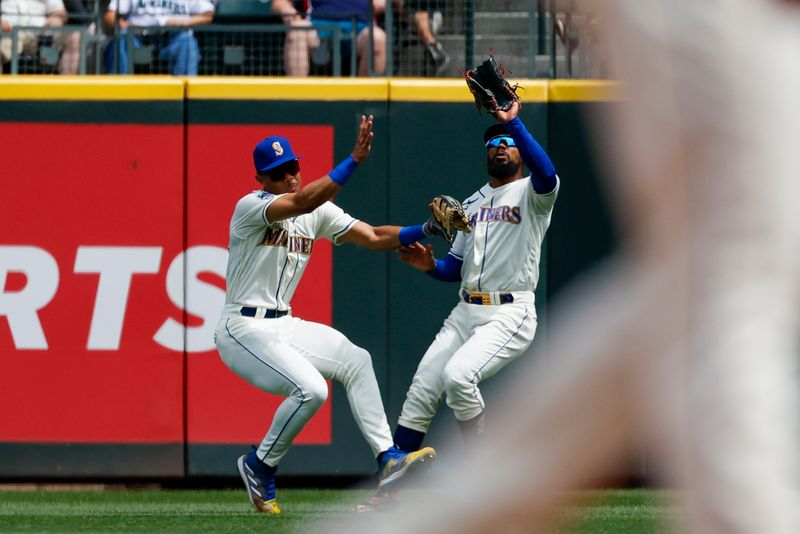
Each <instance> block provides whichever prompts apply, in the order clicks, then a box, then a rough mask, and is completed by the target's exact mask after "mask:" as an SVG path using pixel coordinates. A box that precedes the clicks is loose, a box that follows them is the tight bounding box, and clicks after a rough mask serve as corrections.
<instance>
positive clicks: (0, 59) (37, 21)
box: [0, 0, 80, 74]
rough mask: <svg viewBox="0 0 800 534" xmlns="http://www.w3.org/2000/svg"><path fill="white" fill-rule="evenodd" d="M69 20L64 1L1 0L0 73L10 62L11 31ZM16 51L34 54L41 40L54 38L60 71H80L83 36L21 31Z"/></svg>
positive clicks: (65, 72)
mask: <svg viewBox="0 0 800 534" xmlns="http://www.w3.org/2000/svg"><path fill="white" fill-rule="evenodd" d="M66 19H67V10H66V8H65V7H64V2H63V0H2V1H0V30H1V31H2V33H0V72H2V71H3V65H4V64H8V63H10V62H11V56H12V50H11V30H12V29H13V28H14V27H15V26H32V27H37V28H46V27H60V26H63V25H64V22H65V21H66ZM18 35H19V40H18V41H17V54H24V55H35V54H36V53H37V52H38V49H39V45H40V41H42V40H43V39H48V40H52V42H53V44H54V45H55V47H56V48H59V49H61V54H60V57H59V63H58V72H59V73H61V74H77V72H78V68H77V61H75V60H74V58H76V57H79V56H78V55H79V53H80V52H79V46H80V37H79V34H78V33H77V32H70V33H67V34H64V33H63V32H56V33H52V34H47V33H44V32H35V31H20V32H19V33H18Z"/></svg>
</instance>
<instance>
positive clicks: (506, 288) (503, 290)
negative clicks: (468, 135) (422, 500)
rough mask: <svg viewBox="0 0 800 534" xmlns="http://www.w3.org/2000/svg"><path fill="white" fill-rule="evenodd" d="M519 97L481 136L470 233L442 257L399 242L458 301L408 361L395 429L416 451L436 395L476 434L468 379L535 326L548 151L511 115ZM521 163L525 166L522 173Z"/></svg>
mask: <svg viewBox="0 0 800 534" xmlns="http://www.w3.org/2000/svg"><path fill="white" fill-rule="evenodd" d="M519 109H520V105H519V104H514V106H513V107H512V108H511V109H510V110H509V111H508V112H498V115H497V116H498V118H499V119H500V124H495V125H493V126H491V127H489V128H488V129H487V130H486V133H485V134H484V141H485V143H486V148H487V169H488V174H489V177H490V180H489V182H488V183H486V184H485V185H484V186H483V187H481V188H480V189H479V190H478V191H476V192H475V193H474V194H473V195H471V196H470V197H469V198H468V199H466V200H465V201H464V202H463V204H462V206H463V208H464V211H465V212H466V214H467V217H468V218H469V220H470V226H471V228H472V232H470V233H464V232H460V233H459V234H458V236H457V237H456V239H455V241H454V242H453V245H452V248H451V249H450V252H449V253H448V255H447V257H446V258H444V259H443V260H437V259H435V258H434V255H433V250H432V248H431V247H430V246H428V247H425V246H423V245H421V244H419V243H414V244H412V245H409V246H406V247H404V248H403V249H401V251H400V258H401V259H402V260H403V261H405V262H407V263H409V264H410V265H412V266H413V267H415V268H417V269H419V270H422V271H425V272H428V273H429V274H430V275H431V276H433V277H434V278H436V279H439V280H443V281H451V282H453V281H459V282H460V283H461V285H460V288H459V290H458V300H459V302H458V304H457V305H456V307H455V308H453V311H452V312H451V313H450V315H449V317H447V319H446V320H445V322H444V325H443V326H442V328H441V330H440V331H439V333H438V334H437V335H436V339H435V340H434V342H433V344H431V346H430V347H429V348H428V351H427V352H426V353H425V356H424V357H423V358H422V361H421V362H420V364H419V367H418V368H417V372H416V374H415V375H414V379H413V382H412V384H411V388H410V389H409V391H408V394H407V396H406V400H405V403H404V404H403V409H402V412H401V414H400V418H399V424H398V426H397V430H396V432H395V436H394V438H395V444H396V445H397V447H398V448H400V449H401V450H404V451H416V450H418V449H419V448H420V447H421V445H422V441H423V438H424V437H425V433H426V432H427V431H428V427H429V426H430V422H431V419H433V416H434V414H435V413H436V409H437V407H438V405H439V402H440V401H441V399H442V397H444V398H446V400H447V405H448V406H450V408H452V409H453V412H454V413H455V416H456V419H457V420H458V421H459V423H460V426H461V429H462V431H463V433H464V436H465V438H467V439H469V438H470V437H471V436H473V435H475V434H477V433H480V431H481V429H482V425H483V412H484V403H483V398H482V397H481V392H480V389H479V388H478V384H480V382H481V381H483V380H485V379H487V378H489V377H491V376H493V375H494V374H495V373H497V372H498V371H499V370H500V369H502V368H503V367H505V366H506V365H507V364H508V363H510V362H511V361H513V360H514V359H516V358H518V357H519V356H521V355H522V354H523V353H524V352H525V351H526V349H527V348H528V347H529V346H530V344H531V342H532V341H533V336H534V333H535V332H536V324H537V322H536V308H535V306H534V291H535V290H536V284H537V281H538V279H539V258H540V255H541V247H542V240H543V239H544V235H545V232H546V231H547V228H548V226H549V225H550V217H551V214H552V212H553V205H554V203H555V200H556V196H557V195H558V187H559V181H558V177H557V176H556V172H555V168H554V167H553V164H552V162H551V161H550V158H549V157H548V156H547V154H546V153H545V152H544V150H543V149H542V147H541V146H540V145H539V144H538V143H537V142H536V140H535V139H534V138H533V136H531V134H530V133H529V132H528V130H527V128H526V127H525V125H524V124H523V122H522V120H520V119H519V117H518V114H519ZM523 162H524V163H525V165H526V166H527V167H528V168H529V169H530V170H531V175H530V177H527V178H525V177H524V176H523V166H522V164H523Z"/></svg>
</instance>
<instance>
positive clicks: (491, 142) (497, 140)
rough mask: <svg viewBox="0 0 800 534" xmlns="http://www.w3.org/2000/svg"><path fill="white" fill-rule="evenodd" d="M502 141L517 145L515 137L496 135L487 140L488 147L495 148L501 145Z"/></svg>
mask: <svg viewBox="0 0 800 534" xmlns="http://www.w3.org/2000/svg"><path fill="white" fill-rule="evenodd" d="M500 143H505V144H506V146H517V144H516V143H515V142H514V140H513V139H511V138H510V137H507V136H502V137H495V138H492V139H489V140H488V141H487V142H486V148H495V147H498V146H500Z"/></svg>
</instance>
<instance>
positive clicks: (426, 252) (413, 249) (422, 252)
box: [397, 243, 436, 273]
mask: <svg viewBox="0 0 800 534" xmlns="http://www.w3.org/2000/svg"><path fill="white" fill-rule="evenodd" d="M397 255H398V257H399V258H400V261H403V262H405V263H407V264H409V265H410V266H412V267H413V268H415V269H418V270H420V271H424V272H426V273H427V272H430V271H432V270H433V269H434V268H435V267H436V258H435V257H434V256H433V247H432V246H431V245H426V246H423V245H421V244H420V243H411V244H410V245H405V246H402V247H400V248H399V249H397Z"/></svg>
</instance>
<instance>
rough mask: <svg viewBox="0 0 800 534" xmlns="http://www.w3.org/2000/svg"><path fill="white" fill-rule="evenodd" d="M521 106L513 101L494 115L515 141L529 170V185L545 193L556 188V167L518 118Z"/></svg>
mask: <svg viewBox="0 0 800 534" xmlns="http://www.w3.org/2000/svg"><path fill="white" fill-rule="evenodd" d="M521 107H522V105H521V104H520V103H519V102H514V103H512V104H511V108H510V109H509V110H508V111H501V110H499V111H497V113H496V117H497V120H499V121H500V122H501V123H503V124H505V125H506V130H507V131H508V133H509V134H510V135H511V137H512V138H513V139H514V141H515V142H516V143H517V148H518V149H519V155H520V156H521V157H522V161H524V162H525V166H526V167H528V168H529V169H530V170H531V185H533V188H534V189H535V190H536V192H537V193H539V194H547V193H550V192H551V191H553V189H555V188H556V183H557V181H556V168H555V167H554V166H553V162H552V161H550V157H549V156H548V155H547V152H545V151H544V149H543V148H542V146H541V145H540V144H539V143H537V142H536V139H534V138H533V136H532V135H531V133H530V132H529V131H528V129H527V128H526V127H525V123H523V122H522V119H520V118H519V111H520V108H521Z"/></svg>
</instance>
